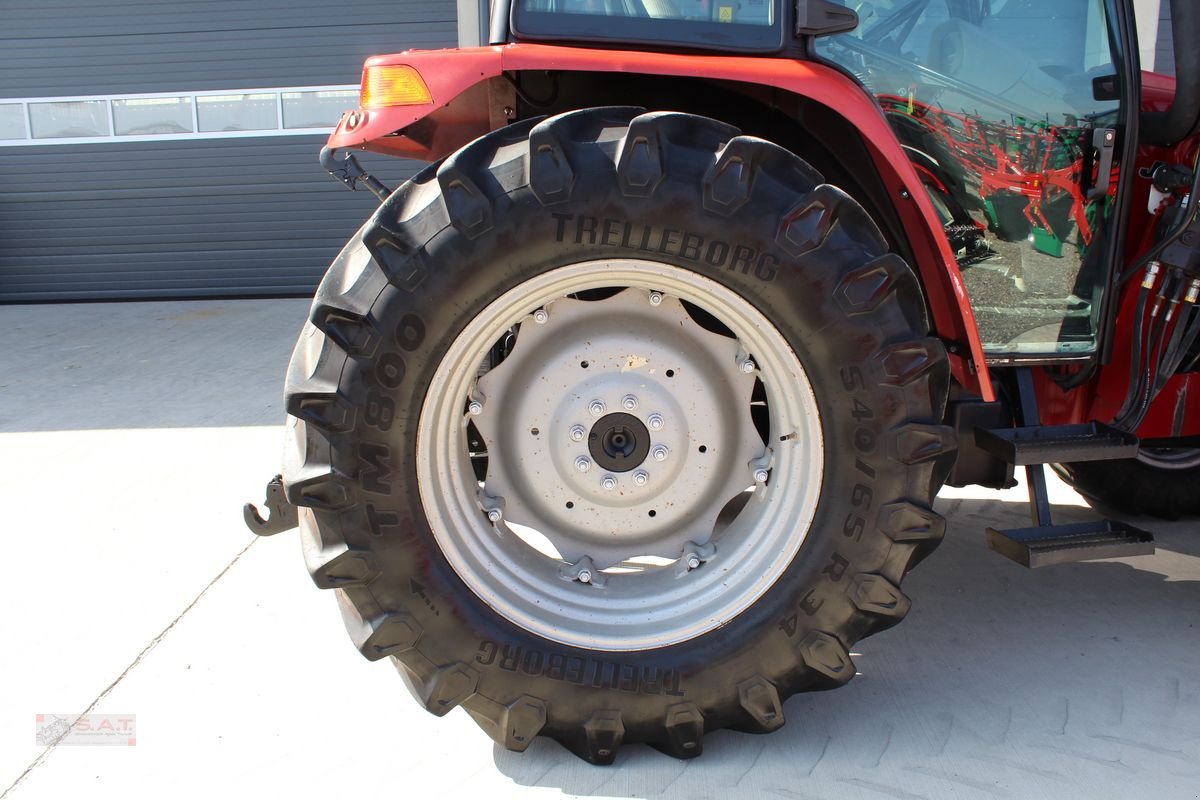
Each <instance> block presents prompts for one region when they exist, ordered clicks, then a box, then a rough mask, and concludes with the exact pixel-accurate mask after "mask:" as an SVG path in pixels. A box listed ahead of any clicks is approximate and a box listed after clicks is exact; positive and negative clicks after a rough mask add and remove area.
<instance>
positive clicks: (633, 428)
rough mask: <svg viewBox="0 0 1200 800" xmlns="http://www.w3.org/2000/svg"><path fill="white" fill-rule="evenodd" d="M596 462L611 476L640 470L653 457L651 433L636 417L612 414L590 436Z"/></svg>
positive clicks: (590, 448) (596, 425) (593, 427)
mask: <svg viewBox="0 0 1200 800" xmlns="http://www.w3.org/2000/svg"><path fill="white" fill-rule="evenodd" d="M588 451H589V452H590V453H591V454H592V460H593V461H595V462H596V464H597V465H599V466H600V467H601V468H602V469H606V470H608V471H609V472H629V471H631V470H633V469H634V468H635V467H640V466H641V465H642V462H643V461H645V460H646V456H647V455H649V453H650V431H649V430H648V429H647V428H646V426H645V425H643V424H642V421H641V420H640V419H638V418H637V417H635V416H633V415H632V414H625V413H617V414H609V415H608V416H606V417H604V418H603V419H601V420H600V421H599V422H597V423H596V424H595V425H593V426H592V432H591V433H589V434H588Z"/></svg>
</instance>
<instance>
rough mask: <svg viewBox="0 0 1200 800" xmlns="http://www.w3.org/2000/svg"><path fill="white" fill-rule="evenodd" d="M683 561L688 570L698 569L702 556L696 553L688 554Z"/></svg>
mask: <svg viewBox="0 0 1200 800" xmlns="http://www.w3.org/2000/svg"><path fill="white" fill-rule="evenodd" d="M683 560H684V563H686V564H687V568H688V569H696V568H697V567H699V566H700V556H698V555H696V554H695V553H688V554H687V555H686V556H684V559H683Z"/></svg>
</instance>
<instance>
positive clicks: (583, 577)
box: [575, 569, 592, 583]
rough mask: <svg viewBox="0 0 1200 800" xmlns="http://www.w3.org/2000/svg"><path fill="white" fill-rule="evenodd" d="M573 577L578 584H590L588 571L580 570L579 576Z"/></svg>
mask: <svg viewBox="0 0 1200 800" xmlns="http://www.w3.org/2000/svg"><path fill="white" fill-rule="evenodd" d="M575 577H576V579H577V580H578V581H579V582H580V583H591V582H592V571H591V570H589V569H581V570H579V574H578V575H576V576H575Z"/></svg>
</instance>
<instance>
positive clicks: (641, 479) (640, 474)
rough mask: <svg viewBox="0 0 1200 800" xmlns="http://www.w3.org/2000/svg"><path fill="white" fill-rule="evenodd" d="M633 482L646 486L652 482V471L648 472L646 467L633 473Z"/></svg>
mask: <svg viewBox="0 0 1200 800" xmlns="http://www.w3.org/2000/svg"><path fill="white" fill-rule="evenodd" d="M633 482H634V483H636V484H637V485H638V486H645V485H646V484H647V483H649V482H650V473H648V472H646V471H645V470H644V469H639V470H638V471H637V472H635V473H633Z"/></svg>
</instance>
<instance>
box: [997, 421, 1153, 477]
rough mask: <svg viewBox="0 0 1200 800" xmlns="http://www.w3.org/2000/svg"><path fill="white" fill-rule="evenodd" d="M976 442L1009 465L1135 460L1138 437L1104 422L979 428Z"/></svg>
mask: <svg viewBox="0 0 1200 800" xmlns="http://www.w3.org/2000/svg"><path fill="white" fill-rule="evenodd" d="M975 443H976V444H977V445H979V447H981V448H982V449H984V450H986V451H987V452H989V453H991V454H992V455H994V456H996V457H997V458H999V459H1000V460H1001V461H1004V462H1006V463H1009V464H1014V465H1016V466H1018V467H1021V466H1028V465H1030V464H1055V463H1063V462H1073V461H1110V460H1114V459H1120V458H1133V457H1134V456H1136V455H1137V453H1138V438H1137V437H1136V436H1134V435H1133V434H1132V433H1127V432H1125V431H1122V430H1118V429H1116V428H1114V427H1112V426H1110V425H1105V424H1104V423H1102V422H1087V423H1083V424H1079V425H1042V426H1039V427H1034V428H994V429H991V430H988V429H985V428H976V429H975Z"/></svg>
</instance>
